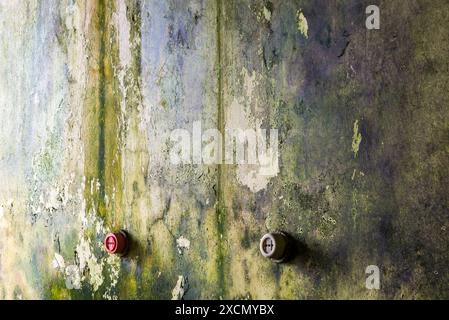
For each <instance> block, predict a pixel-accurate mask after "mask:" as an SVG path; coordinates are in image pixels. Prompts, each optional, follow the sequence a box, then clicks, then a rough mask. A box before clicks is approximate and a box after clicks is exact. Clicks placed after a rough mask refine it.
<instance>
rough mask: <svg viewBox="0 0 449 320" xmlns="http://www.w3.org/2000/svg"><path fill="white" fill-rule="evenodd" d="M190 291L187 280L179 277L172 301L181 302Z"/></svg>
mask: <svg viewBox="0 0 449 320" xmlns="http://www.w3.org/2000/svg"><path fill="white" fill-rule="evenodd" d="M187 289H188V283H187V278H185V277H184V276H178V281H177V282H176V286H175V287H174V288H173V290H172V293H171V294H172V298H171V299H172V300H181V299H182V298H183V297H184V294H185V293H186V291H187Z"/></svg>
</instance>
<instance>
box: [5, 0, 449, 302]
mask: <svg viewBox="0 0 449 320" xmlns="http://www.w3.org/2000/svg"><path fill="white" fill-rule="evenodd" d="M374 2H375V3H376V4H378V5H380V8H381V19H382V20H381V30H380V31H368V30H367V29H366V28H365V18H366V15H365V8H366V6H367V5H368V4H371V2H367V1H355V0H347V1H325V0H315V1H312V0H303V1H300V0H298V1H293V0H291V1H290V0H283V1H281V0H279V1H277V0H276V1H274V0H272V1H262V0H252V1H250V0H240V1H237V0H235V1H234V0H203V1H201V0H183V1H181V0H179V1H175V0H167V1H160V0H142V1H130V0H126V1H120V0H114V1H106V0H98V1H93V0H86V1H71V0H63V1H56V0H52V1H37V0H36V1H18V0H17V1H11V0H8V1H7V0H4V1H3V0H2V1H0V57H1V60H0V61H1V63H0V115H1V126H0V182H1V183H0V205H1V207H0V235H1V239H0V298H7V299H19V298H51V299H69V298H72V299H75V298H87V299H90V298H96V299H102V298H105V299H114V298H120V299H133V298H139V299H149V298H156V299H170V298H172V297H175V298H180V297H182V296H183V297H184V298H185V299H195V298H253V299H259V298H268V299H271V298H286V299H306V298H368V299H378V298H395V299H399V298H448V292H449V290H448V289H449V288H448V283H449V282H448V280H449V270H448V266H449V250H448V249H449V239H448V228H449V221H448V217H449V214H448V200H449V197H448V192H447V185H448V184H449V161H448V156H449V121H448V112H449V103H448V92H449V82H448V80H449V74H448V62H449V60H448V51H449V41H448V40H449V30H448V28H447V25H448V23H449V4H448V3H447V2H446V1H430V0H428V1H426V0H421V1H418V0H413V1H399V0H395V1H374ZM196 121H201V126H202V128H204V129H209V128H217V129H219V130H221V131H222V132H223V131H224V129H225V128H242V129H245V128H252V129H256V128H266V129H270V128H277V129H278V130H279V154H280V157H279V172H276V173H275V174H273V175H272V176H268V177H267V176H264V175H261V174H260V168H259V167H257V166H251V165H226V164H221V165H194V164H192V165H184V166H174V165H172V164H171V163H170V161H169V153H170V148H171V147H172V146H171V145H170V144H169V143H167V141H168V138H169V137H170V134H171V132H172V130H174V129H182V128H185V129H188V130H190V131H192V128H193V126H194V124H195V122H196ZM119 228H126V229H127V230H128V231H129V232H130V234H131V235H132V237H133V247H132V250H131V252H130V255H129V257H127V258H126V259H122V260H121V259H120V258H118V257H114V256H108V255H107V254H106V252H105V251H104V250H103V248H102V240H103V237H104V235H105V233H106V232H108V231H109V230H116V229H119ZM273 230H284V231H286V232H289V233H290V234H291V235H292V236H293V237H294V238H295V239H297V241H298V243H299V244H301V248H302V254H300V255H299V256H298V257H297V258H296V259H295V260H293V261H291V262H290V263H288V264H284V265H274V264H273V263H271V262H270V261H267V260H265V259H264V258H262V256H261V255H260V254H259V251H258V241H259V238H260V237H261V235H262V234H263V233H265V232H267V231H273ZM368 265H378V266H379V267H380V269H381V273H382V278H381V290H379V291H369V290H367V289H366V288H365V279H366V275H365V268H366V267H367V266H368ZM182 287H184V288H182Z"/></svg>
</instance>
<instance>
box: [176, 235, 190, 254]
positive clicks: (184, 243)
mask: <svg viewBox="0 0 449 320" xmlns="http://www.w3.org/2000/svg"><path fill="white" fill-rule="evenodd" d="M176 245H177V246H178V252H179V254H182V253H183V252H184V250H189V249H190V241H189V239H187V238H185V237H184V236H181V237H179V238H178V239H176Z"/></svg>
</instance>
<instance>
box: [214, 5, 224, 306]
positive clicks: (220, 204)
mask: <svg viewBox="0 0 449 320" xmlns="http://www.w3.org/2000/svg"><path fill="white" fill-rule="evenodd" d="M216 5H217V18H216V41H217V44H216V50H217V53H216V55H217V86H218V90H217V109H218V110H217V113H218V115H217V123H218V130H219V131H220V132H221V134H224V132H225V131H224V129H225V119H224V108H223V57H222V50H223V48H222V20H223V12H222V10H223V3H222V0H217V3H216ZM224 154H225V144H224V143H222V150H221V157H222V159H223V155H224ZM224 171H225V167H224V165H223V164H222V163H221V164H219V165H218V174H217V208H216V214H217V236H218V241H217V244H218V248H217V249H218V255H217V274H218V286H219V295H220V297H224V296H225V294H226V281H225V269H226V266H225V263H226V261H225V258H226V257H225V247H224V245H223V243H224V241H225V225H226V208H225V205H224V194H223V183H224V181H223V179H224V175H225V172H224Z"/></svg>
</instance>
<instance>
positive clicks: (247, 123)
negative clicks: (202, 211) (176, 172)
mask: <svg viewBox="0 0 449 320" xmlns="http://www.w3.org/2000/svg"><path fill="white" fill-rule="evenodd" d="M243 74H247V73H246V72H245V71H244V72H243ZM253 77H255V76H254V75H252V76H251V78H253ZM250 83H253V82H252V81H249V83H248V84H247V85H245V87H246V92H250V93H252V90H254V87H253V86H252V85H250ZM242 100H243V99H242ZM248 100H249V99H248ZM249 110H250V108H249V107H246V108H245V106H244V105H243V103H241V102H240V101H239V100H237V98H234V100H233V102H232V104H231V106H230V108H229V111H228V112H229V113H228V120H227V122H228V123H230V126H229V128H230V129H241V130H246V129H253V130H255V131H256V133H257V143H258V146H257V149H258V150H257V157H258V164H240V165H238V167H237V180H238V181H239V183H241V184H242V185H244V186H247V187H248V188H249V189H250V190H251V191H252V192H254V193H256V192H259V191H261V190H263V189H265V188H266V187H267V186H268V183H269V182H270V180H271V179H272V178H273V177H275V176H277V175H278V173H279V162H278V152H277V151H278V150H277V146H271V145H270V147H269V148H267V149H266V150H264V151H263V152H262V150H263V149H264V148H265V147H266V146H264V148H261V145H259V143H260V142H261V141H262V137H263V135H262V131H261V129H262V121H260V120H258V119H255V118H254V116H253V115H252V114H251V113H250V111H249ZM273 138H274V137H270V140H271V139H273ZM276 138H277V137H276ZM265 139H266V137H265ZM275 140H277V139H273V142H274V144H277V141H275ZM270 144H271V141H270Z"/></svg>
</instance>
